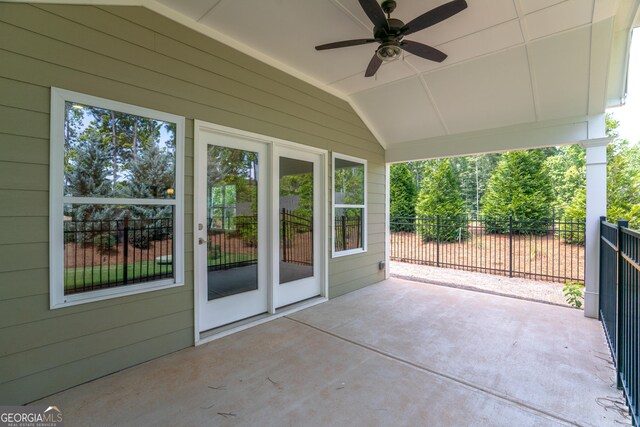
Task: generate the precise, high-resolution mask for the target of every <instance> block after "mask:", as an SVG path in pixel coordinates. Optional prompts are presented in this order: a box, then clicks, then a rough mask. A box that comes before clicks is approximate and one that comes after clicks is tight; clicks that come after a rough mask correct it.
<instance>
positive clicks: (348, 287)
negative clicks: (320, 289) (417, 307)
mask: <svg viewBox="0 0 640 427" xmlns="http://www.w3.org/2000/svg"><path fill="white" fill-rule="evenodd" d="M383 280H384V273H383V272H379V273H376V274H371V275H368V276H363V277H359V278H353V279H351V280H349V281H347V282H346V283H342V284H339V285H336V286H333V287H331V288H329V298H336V297H339V296H340V295H344V294H347V293H349V292H353V291H355V290H358V289H360V288H363V287H365V286H367V285H371V284H373V283H377V282H381V281H383Z"/></svg>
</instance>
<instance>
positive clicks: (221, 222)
mask: <svg viewBox="0 0 640 427" xmlns="http://www.w3.org/2000/svg"><path fill="white" fill-rule="evenodd" d="M235 229H236V186H235V185H233V184H231V185H226V184H223V185H213V186H211V188H210V194H209V230H226V231H232V230H235Z"/></svg>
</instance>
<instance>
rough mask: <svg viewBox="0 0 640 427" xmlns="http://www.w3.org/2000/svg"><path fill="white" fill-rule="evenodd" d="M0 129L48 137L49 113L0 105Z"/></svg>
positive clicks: (36, 136)
mask: <svg viewBox="0 0 640 427" xmlns="http://www.w3.org/2000/svg"><path fill="white" fill-rule="evenodd" d="M0 37H2V36H1V35H0ZM3 67H4V64H3ZM0 129H1V130H2V133H5V134H10V135H20V136H31V137H34V138H46V139H49V115H48V114H45V113H38V112H35V111H29V110H23V109H20V108H15V107H6V106H4V105H0Z"/></svg>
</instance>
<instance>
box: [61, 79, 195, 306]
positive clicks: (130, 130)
mask: <svg viewBox="0 0 640 427" xmlns="http://www.w3.org/2000/svg"><path fill="white" fill-rule="evenodd" d="M183 147H184V118H183V117H179V116H174V115H172V114H167V113H162V112H159V111H153V110H148V109H146V108H141V107H134V106H131V105H126V104H122V103H119V102H115V101H109V100H106V99H102V98H96V97H93V96H88V95H83V94H80V93H75V92H70V91H66V90H62V89H56V88H52V89H51V168H50V175H51V176H50V213H49V215H50V250H49V252H50V293H51V308H58V307H64V306H68V305H74V304H79V303H84V302H90V301H97V300H101V299H106V298H113V297H117V296H122V295H131V294H135V293H140V292H145V291H151V290H156V289H164V288H168V287H173V286H179V285H181V284H182V281H183V270H184V268H183V262H184V261H183V253H184V249H183V234H184V227H183V199H184V193H183V184H182V173H183V172H182V171H183V167H182V165H183Z"/></svg>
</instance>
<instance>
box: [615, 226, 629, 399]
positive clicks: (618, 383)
mask: <svg viewBox="0 0 640 427" xmlns="http://www.w3.org/2000/svg"><path fill="white" fill-rule="evenodd" d="M628 226H629V221H626V220H619V221H618V238H617V239H616V240H617V242H616V293H617V298H616V299H617V301H616V312H617V314H618V315H617V316H616V317H617V319H616V386H617V387H618V389H619V390H621V389H622V376H621V375H620V370H621V369H622V353H623V352H624V351H625V350H626V349H625V348H624V347H625V346H626V344H627V343H626V342H625V341H624V340H623V338H622V326H621V325H622V321H623V319H622V313H623V312H624V310H622V309H620V303H621V302H622V286H621V285H622V260H623V258H622V256H620V252H621V247H622V228H623V227H625V228H626V227H628Z"/></svg>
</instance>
